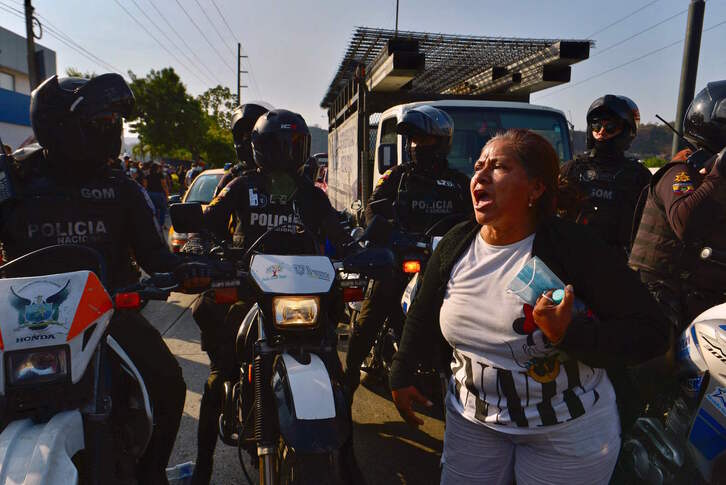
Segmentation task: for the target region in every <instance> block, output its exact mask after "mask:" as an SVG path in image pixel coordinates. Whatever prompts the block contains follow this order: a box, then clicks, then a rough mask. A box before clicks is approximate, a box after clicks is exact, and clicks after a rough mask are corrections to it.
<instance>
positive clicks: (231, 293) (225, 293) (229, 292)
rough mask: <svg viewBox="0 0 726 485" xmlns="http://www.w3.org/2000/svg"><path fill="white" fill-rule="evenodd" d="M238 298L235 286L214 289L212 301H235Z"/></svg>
mask: <svg viewBox="0 0 726 485" xmlns="http://www.w3.org/2000/svg"><path fill="white" fill-rule="evenodd" d="M238 300H239V297H238V296H237V288H235V287H233V288H215V289H214V303H221V304H226V303H237V301H238Z"/></svg>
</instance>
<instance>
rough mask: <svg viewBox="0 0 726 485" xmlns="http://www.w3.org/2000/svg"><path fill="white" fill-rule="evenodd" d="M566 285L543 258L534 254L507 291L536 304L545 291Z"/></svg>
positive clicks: (508, 286)
mask: <svg viewBox="0 0 726 485" xmlns="http://www.w3.org/2000/svg"><path fill="white" fill-rule="evenodd" d="M564 287H565V285H564V283H562V281H560V279H559V278H558V277H557V275H556V274H554V273H553V272H552V270H551V269H549V268H548V267H547V265H546V264H544V262H543V261H542V260H541V259H539V258H538V257H537V256H534V257H533V258H532V259H530V260H529V261H527V264H525V265H524V267H523V268H522V269H521V270H520V271H519V273H517V276H515V277H514V279H513V280H512V281H511V282H510V283H509V285H507V292H508V293H513V294H515V295H517V296H519V297H520V298H521V299H522V300H524V301H525V302H526V303H529V304H530V305H532V306H534V305H535V303H537V299H538V298H539V297H540V296H541V295H542V294H543V293H545V292H547V291H550V290H556V289H559V288H564Z"/></svg>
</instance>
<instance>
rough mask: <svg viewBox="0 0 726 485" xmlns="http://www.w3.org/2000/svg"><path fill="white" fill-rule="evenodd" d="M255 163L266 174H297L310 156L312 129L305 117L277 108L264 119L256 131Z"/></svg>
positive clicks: (264, 116) (253, 131)
mask: <svg viewBox="0 0 726 485" xmlns="http://www.w3.org/2000/svg"><path fill="white" fill-rule="evenodd" d="M251 139H252V151H253V153H254V158H255V164H257V166H258V167H259V168H260V170H262V171H263V172H267V173H269V172H273V171H278V170H279V171H283V172H296V171H298V170H299V169H300V167H302V166H303V165H304V164H305V162H306V161H307V159H308V157H309V156H310V130H308V125H307V123H305V120H304V119H303V117H302V116H300V115H299V114H297V113H293V112H292V111H288V110H286V109H274V110H272V111H268V112H267V113H266V114H264V115H262V116H260V118H259V119H258V120H257V123H255V127H254V129H253V130H252V135H251Z"/></svg>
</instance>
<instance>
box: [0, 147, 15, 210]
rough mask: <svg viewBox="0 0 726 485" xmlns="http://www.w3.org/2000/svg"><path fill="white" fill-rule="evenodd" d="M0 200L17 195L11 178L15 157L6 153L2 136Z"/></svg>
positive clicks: (3, 200)
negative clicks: (11, 168) (11, 167)
mask: <svg viewBox="0 0 726 485" xmlns="http://www.w3.org/2000/svg"><path fill="white" fill-rule="evenodd" d="M0 149H1V151H0V202H5V201H6V200H8V199H11V198H13V197H14V196H15V189H14V187H13V182H12V179H11V178H10V166H11V165H12V162H13V159H12V156H11V155H7V154H6V153H5V145H4V144H3V141H2V138H0Z"/></svg>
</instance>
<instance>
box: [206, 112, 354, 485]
mask: <svg viewBox="0 0 726 485" xmlns="http://www.w3.org/2000/svg"><path fill="white" fill-rule="evenodd" d="M251 144H252V148H253V156H254V162H255V164H256V166H257V170H255V171H247V172H244V173H243V174H242V175H241V176H239V177H237V178H235V179H234V180H232V181H231V182H230V183H229V184H228V185H227V186H226V187H225V188H224V189H222V191H221V192H220V193H219V194H218V195H217V197H215V198H214V199H213V200H212V202H211V203H210V204H209V206H208V207H207V208H206V209H205V212H204V218H205V221H206V225H207V226H208V228H209V229H210V230H211V231H212V232H213V233H214V234H215V235H216V236H217V238H219V239H221V240H225V239H229V230H228V223H229V219H230V216H232V215H234V216H235V218H236V219H237V221H238V222H237V225H236V227H235V232H234V235H233V237H232V240H233V244H234V245H235V246H238V247H245V248H247V247H249V246H250V245H251V244H252V243H254V242H255V241H256V240H257V239H258V238H259V237H260V236H262V235H263V234H264V233H265V232H267V230H268V229H271V228H273V227H276V226H285V225H287V226H285V227H282V228H281V230H280V231H279V233H278V234H275V235H274V236H272V237H270V238H268V240H267V242H266V243H265V244H264V246H261V247H260V250H261V251H263V252H266V253H273V254H275V253H276V254H290V253H292V254H296V253H308V254H310V253H316V252H317V251H318V250H319V249H320V248H315V247H312V246H310V245H309V244H308V243H306V241H307V240H306V238H304V237H303V238H301V237H300V235H299V234H297V232H298V228H296V227H295V226H292V225H289V224H292V223H304V224H305V225H306V226H307V227H309V228H310V229H311V230H312V231H313V232H314V233H315V234H316V235H321V236H323V235H324V236H327V238H328V239H330V240H331V241H332V242H333V244H334V245H335V246H336V247H337V248H339V249H340V250H341V251H344V247H345V246H346V245H348V244H349V243H350V242H352V241H351V240H350V237H349V236H348V235H347V234H346V233H345V231H344V229H343V228H342V226H341V225H340V223H339V217H338V213H337V212H336V211H335V209H333V208H332V206H331V205H330V202H329V201H328V198H327V196H326V195H325V194H324V193H323V192H322V191H321V190H320V189H318V188H317V187H315V186H314V185H313V184H312V182H310V181H309V180H308V179H307V178H305V177H303V176H302V175H301V174H300V169H301V167H302V166H303V164H304V163H305V161H306V160H307V158H308V156H309V153H310V131H309V130H308V127H307V124H306V123H305V120H304V119H303V118H302V116H300V115H299V114H297V113H293V112H290V111H287V110H283V109H278V110H271V111H269V112H267V113H265V114H263V115H261V116H260V117H259V119H258V120H257V123H256V124H255V126H254V129H253V130H252V133H251ZM320 241H321V242H322V241H324V239H322V238H321V239H320ZM253 303H254V301H252V300H251V299H250V300H248V301H242V302H240V303H238V304H235V305H233V306H232V308H231V309H230V311H229V313H228V314H227V316H226V317H225V318H224V323H223V324H219V323H218V330H217V336H216V338H215V340H216V342H217V344H218V345H216V346H215V348H214V349H211V348H210V349H208V350H209V351H210V355H212V354H214V358H213V359H211V360H212V364H213V366H212V368H211V372H210V375H209V378H208V380H207V383H206V385H205V389H204V395H203V397H202V405H201V409H200V413H199V414H200V419H199V436H198V455H197V467H196V469H195V475H194V477H193V483H195V484H198V483H209V478H210V476H211V473H212V455H213V452H214V447H215V445H216V440H217V432H218V425H217V422H218V421H217V418H218V416H219V412H220V409H221V406H222V403H221V398H222V394H223V384H224V381H227V380H234V379H237V378H238V377H239V369H238V367H237V360H236V358H235V347H234V342H235V337H236V335H237V330H238V328H239V325H240V324H241V321H242V318H243V317H244V315H245V314H246V313H247V311H248V310H249V308H250V307H251V305H252V304H253ZM217 318H218V319H219V316H217ZM218 322H219V320H218ZM335 358H337V354H336V356H335Z"/></svg>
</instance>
